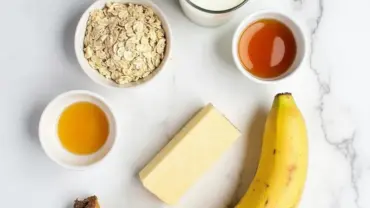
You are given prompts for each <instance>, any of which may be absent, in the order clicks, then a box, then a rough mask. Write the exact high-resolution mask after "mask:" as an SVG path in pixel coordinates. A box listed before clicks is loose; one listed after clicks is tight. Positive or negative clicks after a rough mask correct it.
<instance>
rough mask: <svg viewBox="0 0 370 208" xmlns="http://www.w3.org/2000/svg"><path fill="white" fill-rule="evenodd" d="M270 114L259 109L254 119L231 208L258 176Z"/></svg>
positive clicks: (249, 130) (249, 129) (249, 131)
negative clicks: (267, 120) (266, 123)
mask: <svg viewBox="0 0 370 208" xmlns="http://www.w3.org/2000/svg"><path fill="white" fill-rule="evenodd" d="M267 114H268V112H267V111H266V110H265V109H264V108H262V107H261V108H259V109H258V110H257V111H256V113H255V114H254V116H253V117H252V123H251V124H250V126H249V127H248V134H247V142H246V155H245V159H244V162H243V163H244V168H243V170H242V172H241V174H240V179H239V185H238V187H237V189H236V190H235V192H234V197H233V198H232V200H231V202H230V204H229V206H228V207H229V208H234V207H235V206H236V205H237V204H238V202H239V201H240V199H241V198H242V197H243V195H244V194H245V193H246V191H247V190H248V188H249V185H250V184H251V182H252V180H253V178H254V175H255V174H256V171H257V167H258V163H259V159H260V154H261V147H262V137H263V131H264V127H265V122H266V118H267Z"/></svg>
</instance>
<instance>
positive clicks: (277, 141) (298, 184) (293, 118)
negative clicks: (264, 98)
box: [236, 93, 308, 208]
mask: <svg viewBox="0 0 370 208" xmlns="http://www.w3.org/2000/svg"><path fill="white" fill-rule="evenodd" d="M307 163H308V141H307V131H306V126H305V122H304V119H303V117H302V114H301V112H300V111H299V109H298V108H297V106H296V104H295V101H294V99H293V97H292V95H291V94H290V93H284V94H278V95H276V96H275V99H274V102H273V104H272V109H271V111H270V113H269V115H268V118H267V121H266V125H265V131H264V135H263V141H262V152H261V159H260V162H259V165H258V169H257V173H256V175H255V178H254V179H253V181H252V183H251V185H250V187H249V188H248V191H247V193H246V194H245V195H244V197H243V198H242V199H241V201H240V202H239V204H238V205H237V206H236V208H296V207H298V204H299V201H300V198H301V194H302V192H303V187H304V183H305V181H306V175H307Z"/></svg>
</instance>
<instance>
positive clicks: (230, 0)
mask: <svg viewBox="0 0 370 208" xmlns="http://www.w3.org/2000/svg"><path fill="white" fill-rule="evenodd" d="M190 1H191V2H192V3H193V4H195V5H197V6H199V7H201V8H203V9H207V10H211V11H223V10H227V9H231V8H233V7H236V6H238V5H239V4H241V3H242V2H243V0H190Z"/></svg>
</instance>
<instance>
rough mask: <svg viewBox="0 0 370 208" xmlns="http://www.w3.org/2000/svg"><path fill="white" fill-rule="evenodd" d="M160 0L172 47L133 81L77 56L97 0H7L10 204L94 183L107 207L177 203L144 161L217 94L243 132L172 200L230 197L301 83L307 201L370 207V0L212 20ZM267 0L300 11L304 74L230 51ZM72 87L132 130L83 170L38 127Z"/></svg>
mask: <svg viewBox="0 0 370 208" xmlns="http://www.w3.org/2000/svg"><path fill="white" fill-rule="evenodd" d="M155 2H156V3H158V5H159V6H160V7H161V8H162V9H163V11H164V12H165V13H166V14H167V15H168V17H169V19H170V24H171V25H172V29H173V38H174V43H173V54H172V59H171V61H170V62H169V64H168V65H167V67H166V69H165V70H164V71H163V72H162V73H160V75H159V76H158V77H157V78H156V79H154V80H153V81H152V82H150V83H148V84H147V85H144V86H142V87H139V88H135V89H125V90H109V89H106V88H103V87H100V86H98V85H97V84H95V83H93V82H92V81H91V80H89V78H88V77H87V76H86V75H85V74H83V72H82V71H81V70H80V68H79V66H78V64H77V61H76V58H75V55H74V51H73V35H74V29H75V26H76V24H77V20H78V18H79V16H80V15H81V13H82V12H83V11H84V9H86V8H87V6H88V5H89V4H91V3H92V0H69V1H66V0H54V1H50V0H39V1H29V0H18V1H4V2H3V3H2V5H3V6H2V13H1V14H0V17H1V18H0V25H2V27H3V29H2V30H1V31H2V32H1V34H0V37H1V40H2V41H1V42H2V44H1V51H0V60H1V71H2V76H1V78H0V79H1V80H0V93H1V95H2V102H0V109H1V117H0V125H1V128H0V135H1V137H0V199H1V201H0V203H1V205H2V207H7V208H13V207H37V208H44V207H45V208H46V207H54V208H70V207H71V204H72V201H73V200H74V198H75V197H77V196H81V197H84V196H87V195H89V194H97V195H98V196H99V198H100V200H101V203H102V207H103V208H106V207H108V208H119V207H125V208H165V207H168V206H166V205H164V204H162V203H161V202H160V201H159V200H157V199H156V198H155V197H154V196H153V195H151V194H150V193H149V192H148V191H146V190H145V189H144V188H143V187H142V186H141V184H140V182H139V181H138V179H137V172H138V171H139V170H140V169H141V167H143V166H144V165H145V163H146V162H148V161H149V160H150V159H151V158H152V157H153V156H154V155H155V153H156V152H157V151H159V150H160V149H161V147H163V146H164V145H165V144H166V143H167V142H168V140H169V139H170V138H171V135H173V134H174V133H175V132H176V131H177V130H178V129H179V128H180V127H181V126H182V125H183V124H184V123H185V121H186V120H187V119H188V118H189V117H190V116H191V115H192V114H193V113H194V112H195V111H196V110H198V109H199V108H200V107H202V106H203V105H204V104H206V103H208V102H212V103H213V104H214V105H216V106H217V108H218V109H219V110H220V111H222V112H223V113H224V114H225V115H226V116H227V117H228V118H229V119H230V120H231V121H232V122H233V123H234V124H235V125H236V126H237V127H238V128H239V129H240V130H241V131H242V132H243V136H242V137H241V138H240V139H239V140H238V141H237V143H236V144H235V145H233V147H232V148H231V149H230V151H228V152H227V153H226V154H225V155H224V156H223V157H222V159H221V160H220V161H219V162H218V163H217V165H216V166H215V167H214V168H213V169H212V170H211V171H210V172H209V173H207V174H206V176H204V177H203V178H202V179H201V180H200V181H199V183H197V184H196V185H195V186H194V187H193V188H192V189H191V190H190V191H189V192H188V194H187V195H186V196H185V197H184V198H183V200H182V201H181V203H180V204H179V205H178V206H174V207H176V208H226V207H231V206H232V205H233V204H235V202H236V201H237V200H238V199H239V198H240V196H241V194H242V193H243V192H244V191H245V190H246V188H247V186H248V184H249V183H250V181H251V179H252V176H253V174H254V172H255V169H256V165H257V162H258V158H259V151H260V150H259V149H260V139H261V133H262V128H263V125H264V120H265V117H266V112H267V111H268V110H269V108H270V105H271V102H272V99H273V96H274V94H275V93H277V92H281V91H291V92H293V93H294V95H295V98H296V101H297V103H298V105H299V106H300V108H301V110H302V112H303V114H304V116H305V118H306V121H307V125H308V130H309V143H310V156H309V172H308V179H307V183H306V188H305V191H304V195H303V198H302V202H301V206H300V207H302V208H368V207H370V198H369V197H367V196H368V195H369V194H370V151H369V150H368V148H369V146H370V139H369V138H370V128H369V127H368V125H370V110H369V109H370V108H369V106H370V97H369V96H368V95H367V94H366V92H365V91H366V90H367V89H369V88H370V82H369V80H368V79H369V77H368V76H370V71H368V70H369V64H368V60H369V48H370V38H369V37H370V27H369V24H368V20H370V12H369V8H370V1H368V0H353V1H348V0H276V1H270V0H254V1H251V2H249V3H248V4H246V5H245V6H244V7H243V8H242V9H241V10H240V11H239V13H238V15H237V16H236V17H235V19H233V21H232V22H230V23H228V24H227V25H224V26H222V27H219V28H215V29H207V28H202V27H199V26H196V25H194V24H192V23H191V22H189V21H188V19H186V18H185V17H184V15H183V14H182V12H181V10H180V7H179V5H178V2H177V1H176V0H156V1H155ZM266 8H268V9H276V10H279V11H283V12H286V13H288V14H290V15H292V16H294V17H295V18H296V19H297V20H299V21H300V22H301V23H302V25H303V26H304V27H305V29H306V34H307V36H308V37H309V39H310V46H311V49H312V50H311V53H310V54H309V57H308V59H307V60H306V62H305V64H304V65H303V66H302V68H301V69H300V70H299V72H298V73H297V74H295V76H293V77H292V78H291V79H289V80H287V81H286V82H283V83H280V84H277V85H268V86H267V85H260V84H255V83H252V82H251V81H249V80H248V79H246V78H245V77H243V76H242V75H241V73H240V72H239V71H238V70H237V69H236V67H235V66H234V64H233V63H232V60H231V55H230V42H231V36H232V33H233V31H234V29H235V27H236V25H237V24H238V22H240V21H241V20H242V19H243V18H244V17H245V16H247V15H248V14H249V13H250V12H253V11H256V10H259V9H266ZM72 89H87V90H91V91H94V92H97V93H99V94H101V95H102V96H104V97H106V98H107V99H108V100H109V101H110V102H111V104H112V105H113V107H114V108H115V109H116V111H117V112H118V115H117V116H118V117H119V119H120V121H121V128H122V132H123V133H122V137H121V138H120V140H119V142H118V146H117V149H116V151H114V152H113V154H112V155H110V157H109V158H107V160H106V161H105V163H104V164H102V165H101V166H99V168H95V169H91V170H87V171H82V172H75V171H69V170H65V169H63V168H61V167H59V166H58V165H56V164H54V163H53V162H52V161H51V160H50V159H48V158H47V157H46V155H45V154H44V152H43V151H42V149H41V146H40V144H39V140H38V136H37V128H38V121H39V117H40V114H41V112H42V110H43V108H44V107H45V105H46V104H47V103H48V102H49V101H50V100H51V99H52V98H53V97H55V96H56V95H58V94H59V93H62V92H65V91H68V90H72Z"/></svg>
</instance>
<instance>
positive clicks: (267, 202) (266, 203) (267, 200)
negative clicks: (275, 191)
mask: <svg viewBox="0 0 370 208" xmlns="http://www.w3.org/2000/svg"><path fill="white" fill-rule="evenodd" d="M268 204H269V199H266V201H265V207H267V205H268Z"/></svg>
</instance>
